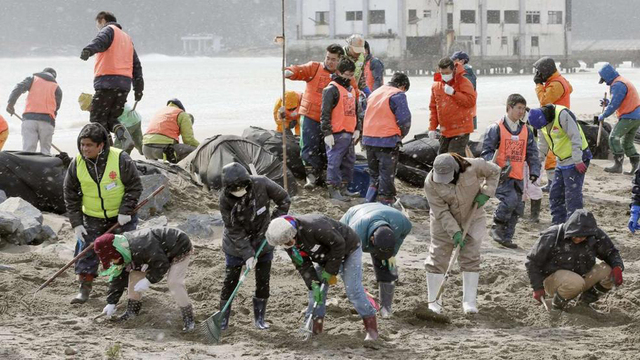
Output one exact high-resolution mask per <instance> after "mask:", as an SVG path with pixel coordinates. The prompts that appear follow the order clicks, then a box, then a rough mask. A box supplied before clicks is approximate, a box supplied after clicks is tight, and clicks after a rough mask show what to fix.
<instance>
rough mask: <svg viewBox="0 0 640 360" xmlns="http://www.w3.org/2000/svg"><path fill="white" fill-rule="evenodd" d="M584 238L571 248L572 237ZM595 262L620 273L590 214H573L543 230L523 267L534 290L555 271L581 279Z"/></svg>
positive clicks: (617, 261) (606, 239) (612, 247)
mask: <svg viewBox="0 0 640 360" xmlns="http://www.w3.org/2000/svg"><path fill="white" fill-rule="evenodd" d="M582 236H586V237H587V238H586V239H585V240H584V241H582V242H581V243H579V244H575V243H574V242H573V241H572V240H571V238H572V237H582ZM596 258H598V259H600V260H602V261H604V262H605V263H607V264H608V265H609V266H611V267H612V268H613V267H616V266H619V267H620V268H622V269H623V270H624V265H623V263H622V258H621V257H620V253H619V252H618V249H616V247H615V245H614V244H613V242H612V241H611V239H610V238H609V236H608V235H607V234H606V233H605V232H604V231H602V229H600V228H599V227H598V225H597V224H596V219H595V218H594V217H593V214H592V213H590V212H588V211H586V210H584V209H579V210H576V211H575V212H574V213H573V214H571V216H570V217H569V219H567V222H565V223H564V224H560V225H553V226H551V227H549V228H548V229H547V230H545V231H544V232H543V233H542V235H541V236H540V238H539V239H538V241H536V243H535V244H534V245H533V248H531V251H530V252H529V254H528V255H527V262H526V263H525V266H526V268H527V272H528V273H529V280H530V281H531V287H533V289H534V290H538V289H542V288H543V287H544V285H543V282H544V279H545V278H547V277H548V276H549V275H551V274H553V273H554V272H556V271H558V270H569V271H572V272H574V273H576V274H578V275H581V276H584V275H585V274H587V273H588V272H589V271H591V269H592V268H593V267H594V266H595V265H596Z"/></svg>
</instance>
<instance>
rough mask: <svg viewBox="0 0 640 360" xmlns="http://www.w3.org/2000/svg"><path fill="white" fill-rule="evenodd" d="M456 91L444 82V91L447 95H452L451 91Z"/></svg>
mask: <svg viewBox="0 0 640 360" xmlns="http://www.w3.org/2000/svg"><path fill="white" fill-rule="evenodd" d="M455 92H456V91H455V90H454V89H453V87H452V86H451V85H449V84H444V93H445V94H447V95H453V93H455Z"/></svg>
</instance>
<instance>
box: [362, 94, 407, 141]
mask: <svg viewBox="0 0 640 360" xmlns="http://www.w3.org/2000/svg"><path fill="white" fill-rule="evenodd" d="M400 92H402V90H400V89H398V88H397V87H393V86H390V85H382V86H380V87H379V88H378V89H377V90H376V91H374V92H372V93H371V95H369V98H368V99H367V111H366V112H365V114H364V128H363V132H362V135H364V136H371V137H379V138H383V137H389V136H394V135H397V136H401V135H402V131H401V130H400V127H399V126H398V123H397V121H396V115H395V114H394V113H393V111H391V106H390V105H389V100H390V99H391V97H392V96H393V95H395V94H397V93H400Z"/></svg>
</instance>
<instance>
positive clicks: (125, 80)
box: [83, 22, 144, 92]
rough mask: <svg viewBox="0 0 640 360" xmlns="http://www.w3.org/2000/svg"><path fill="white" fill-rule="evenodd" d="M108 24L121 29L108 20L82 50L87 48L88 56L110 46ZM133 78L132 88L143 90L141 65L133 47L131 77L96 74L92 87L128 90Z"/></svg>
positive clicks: (111, 31) (110, 35) (111, 39)
mask: <svg viewBox="0 0 640 360" xmlns="http://www.w3.org/2000/svg"><path fill="white" fill-rule="evenodd" d="M109 25H115V26H117V27H119V28H120V29H122V26H120V24H117V23H115V22H110V23H107V24H106V25H105V27H103V28H102V30H100V32H99V33H98V35H97V36H96V38H95V39H93V40H92V41H91V42H90V43H89V45H87V46H85V47H84V49H83V50H89V52H90V54H91V55H90V56H93V55H94V54H96V53H99V52H105V51H107V49H108V48H109V47H110V46H111V43H112V42H113V29H112V28H111V27H109ZM132 80H133V90H134V91H135V92H142V91H143V90H144V80H143V79H142V65H141V64H140V59H138V54H137V53H136V50H135V49H133V79H131V78H129V77H127V76H120V75H104V76H98V77H96V78H94V79H93V88H94V89H96V90H105V89H118V90H124V91H129V90H131V82H132Z"/></svg>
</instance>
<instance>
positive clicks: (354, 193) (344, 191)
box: [340, 184, 360, 197]
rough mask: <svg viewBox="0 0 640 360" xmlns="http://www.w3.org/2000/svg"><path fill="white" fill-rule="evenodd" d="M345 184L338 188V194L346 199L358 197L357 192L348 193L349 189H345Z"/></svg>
mask: <svg viewBox="0 0 640 360" xmlns="http://www.w3.org/2000/svg"><path fill="white" fill-rule="evenodd" d="M347 186H348V185H347V184H342V187H340V194H342V196H346V197H360V193H359V192H355V191H349V189H348V188H347Z"/></svg>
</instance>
